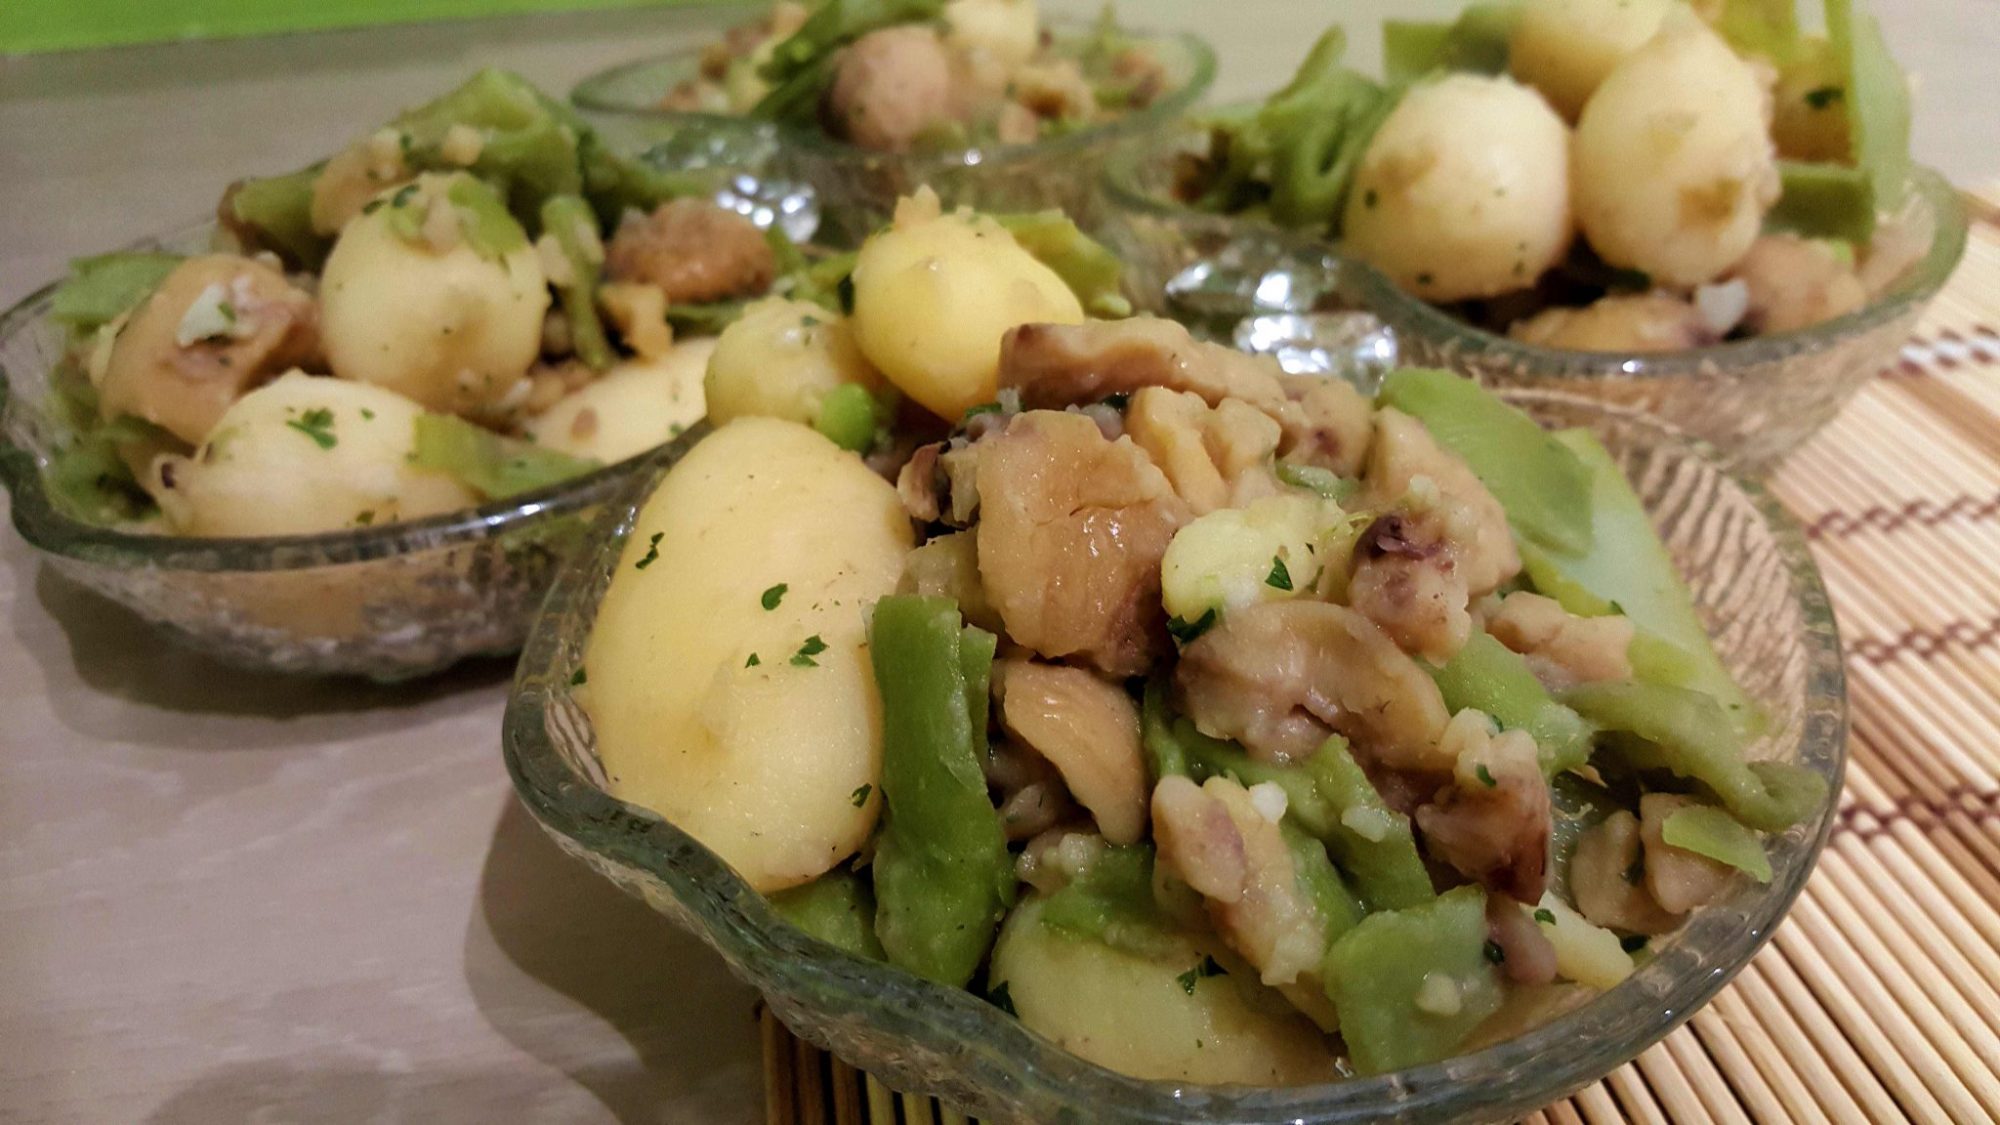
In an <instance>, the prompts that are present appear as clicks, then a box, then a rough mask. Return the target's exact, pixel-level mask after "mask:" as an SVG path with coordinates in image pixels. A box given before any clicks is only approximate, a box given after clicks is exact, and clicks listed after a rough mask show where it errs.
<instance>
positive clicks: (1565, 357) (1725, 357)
mask: <svg viewBox="0 0 2000 1125" xmlns="http://www.w3.org/2000/svg"><path fill="white" fill-rule="evenodd" d="M1232 108H1240V107H1236V106H1225V107H1222V108H1221V109H1219V110H1218V111H1217V112H1218V113H1227V112H1229V111H1230V109H1232ZM1162 151H1163V150H1162V149H1161V148H1160V147H1158V146H1157V145H1147V144H1143V143H1138V142H1128V143H1127V144H1125V145H1123V146H1121V148H1120V150H1119V151H1118V152H1117V153H1115V154H1114V155H1113V156H1112V158H1111V161H1110V164H1109V166H1108V167H1107V168H1106V170H1105V193H1106V195H1107V196H1108V197H1109V199H1110V200H1111V203H1112V206H1113V207H1114V208H1115V209H1117V210H1120V211H1125V212H1128V213H1132V214H1140V215H1151V216H1155V217H1159V218H1165V219H1170V220H1174V221H1185V220H1189V219H1199V220H1201V221H1203V222H1225V223H1226V222H1232V221H1233V222H1239V223H1244V224H1248V225H1254V226H1258V227H1268V228H1270V229H1273V230H1282V231H1285V232H1286V233H1288V234H1291V235H1294V236H1296V237H1299V238H1301V239H1306V240H1310V241H1312V242H1316V243H1318V244H1320V245H1322V246H1325V247H1327V248H1328V249H1329V250H1330V251H1331V252H1333V253H1334V254H1335V255H1336V256H1339V248H1338V246H1336V245H1335V244H1333V243H1332V242H1330V241H1328V240H1325V239H1320V238H1316V237H1314V236H1313V235H1311V234H1310V233H1307V232H1301V231H1298V230H1295V229H1292V228H1287V227H1283V226H1280V225H1278V224H1276V223H1271V222H1269V221H1267V220H1262V219H1246V218H1242V217H1240V216H1231V215H1221V214H1217V213H1214V212H1210V211H1202V210H1199V209H1197V208H1194V207H1189V206H1187V205H1185V204H1182V203H1178V202H1175V201H1173V200H1168V199H1163V198H1161V197H1160V196H1158V195H1157V194H1155V193H1153V192H1150V191H1147V190H1146V189H1145V188H1144V187H1143V186H1142V183H1143V181H1142V179H1141V169H1142V168H1143V167H1144V166H1145V164H1146V163H1147V162H1149V161H1151V160H1154V159H1157V158H1158V157H1159V156H1160V154H1161V152H1162ZM1908 191H1909V195H1908V198H1907V200H1906V202H1905V206H1906V207H1907V206H1909V205H1911V204H1913V203H1916V204H1921V205H1922V206H1923V207H1925V208H1926V209H1927V210H1928V212H1929V215H1930V218H1931V219H1932V221H1933V223H1934V230H1933V231H1932V235H1931V245H1930V248H1929V249H1928V250H1927V251H1926V252H1925V253H1924V255H1923V257H1921V258H1919V259H1918V260H1917V261H1916V262H1915V263H1913V264H1912V265H1911V266H1910V267H1909V268H1908V269H1906V270H1905V271H1904V272H1903V275H1902V276H1901V277H1900V278H1898V279H1897V280H1896V283H1895V284H1894V285H1893V286H1891V287H1890V288H1889V290H1888V291H1887V292H1886V293H1884V294H1883V295H1882V297H1880V298H1879V299H1877V300H1876V301H1874V302H1872V303H1871V304H1869V305H1868V306H1866V307H1865V308H1862V309H1859V310H1856V311H1855V312H1852V313H1849V314H1847V315H1846V316H1843V317H1839V318H1837V319H1834V320H1830V321H1827V322H1826V323H1824V324H1818V325H1814V326H1813V327H1811V328H1806V329H1802V330H1800V331H1797V332H1783V333H1778V334H1775V335H1770V336H1759V337H1756V338H1753V339H1748V340H1738V341H1735V342H1733V343H1726V344H1717V345H1715V346H1713V347H1706V348H1690V349H1687V350H1685V351H1679V352H1673V353H1671V354H1664V355H1663V354H1629V353H1618V352H1581V351H1571V350H1568V349H1564V348H1545V347H1538V346H1535V345H1532V344H1523V343H1521V342H1519V341H1517V340H1513V339H1511V338H1509V337H1506V336H1502V335H1499V334H1497V333H1494V332H1489V331H1487V330H1485V329H1483V328H1478V327H1475V326H1473V325H1470V324H1467V323H1465V322H1464V321H1462V320H1460V319H1458V318H1457V317H1455V316H1453V315H1451V314H1450V313H1449V312H1446V311H1445V310H1443V309H1441V308H1438V307H1437V306H1435V305H1432V304H1431V303H1429V302H1428V301H1424V300H1422V299H1420V298H1417V297H1414V296H1412V295H1410V294H1408V293H1405V292H1404V291H1403V289H1402V287H1400V286H1398V285H1397V284H1396V283H1395V282H1393V281H1391V280H1389V278H1388V276H1387V275H1385V274H1383V273H1382V272H1380V271H1379V270H1377V269H1375V268H1374V267H1373V266H1370V265H1368V264H1367V263H1365V262H1361V261H1358V260H1355V259H1351V258H1346V257H1344V256H1343V257H1341V259H1340V260H1341V262H1342V263H1343V264H1344V265H1345V266H1347V267H1348V268H1349V269H1350V270H1351V272H1352V274H1353V276H1354V278H1355V281H1356V285H1357V289H1358V291H1359V294H1360V298H1361V300H1363V301H1364V302H1365V303H1366V305H1367V307H1368V309H1369V311H1371V312H1373V313H1374V314H1375V315H1377V316H1379V317H1381V318H1382V320H1383V321H1384V322H1385V323H1387V324H1388V325H1390V326H1391V327H1392V328H1395V329H1396V330H1398V331H1399V332H1404V333H1408V334H1410V335H1412V336H1417V337H1420V338H1422V339H1424V340H1426V341H1430V342H1432V343H1433V344H1434V345H1437V346H1449V347H1451V348H1453V349H1455V352H1456V354H1458V355H1461V356H1478V357H1481V358H1484V359H1493V360H1497V361H1500V362H1503V363H1507V364H1509V365H1510V366H1514V367H1517V368H1519V369H1521V370H1525V371H1533V372H1534V373H1535V374H1537V375H1539V376H1549V377H1582V378H1589V377H1593V376H1597V377H1606V378H1609V377H1614V376H1615V377H1619V378H1639V379H1648V378H1655V379H1671V378H1675V377H1677V376H1687V375H1708V374H1712V373H1714V372H1716V371H1724V370H1728V369H1729V368H1732V367H1747V366H1751V365H1755V364H1760V363H1765V362H1770V361H1775V360H1782V359H1785V358H1787V357H1790V356H1795V355H1800V354H1804V353H1810V352H1817V351H1823V350H1825V349H1827V348H1828V347H1830V346H1832V345H1833V344H1835V343H1837V342H1839V341H1841V340H1845V339H1849V338H1851V337H1855V336H1860V335H1863V334H1865V333H1867V332H1869V331H1870V330H1872V329H1874V328H1877V327H1879V326H1881V325H1882V324H1885V323H1887V322H1888V321H1890V320H1893V319H1895V318H1896V317H1898V316H1901V315H1902V314H1903V313H1905V312H1907V311H1909V309H1910V308H1911V307H1912V306H1914V305H1921V304H1923V303H1925V302H1928V301H1929V300H1930V299H1931V298H1932V297H1934V296H1936V295H1937V292H1938V290H1939V289H1942V288H1943V287H1944V284H1945V282H1946V281H1947V280H1949V279H1950V277H1951V273H1952V270H1954V269H1956V268H1957V266H1958V262H1959V259H1961V258H1962V257H1964V256H1965V247H1966V239H1967V236H1968V231H1969V217H1968V214H1967V211H1966V206H1965V200H1964V198H1963V197H1961V196H1960V195H1959V193H1958V190H1957V189H1956V188H1953V187H1952V186H1951V184H1950V182H1949V181H1947V180H1946V179H1945V178H1944V177H1943V176H1942V175H1941V174H1939V173H1938V172H1937V171H1935V170H1933V169H1931V168H1927V167H1924V166H1923V165H1913V166H1912V167H1911V170H1910V179H1909V183H1908Z"/></svg>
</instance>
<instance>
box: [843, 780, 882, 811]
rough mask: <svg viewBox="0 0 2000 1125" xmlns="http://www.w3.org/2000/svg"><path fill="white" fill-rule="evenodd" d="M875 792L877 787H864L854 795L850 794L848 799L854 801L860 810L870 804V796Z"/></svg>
mask: <svg viewBox="0 0 2000 1125" xmlns="http://www.w3.org/2000/svg"><path fill="white" fill-rule="evenodd" d="M873 792H875V787H874V786H873V785H864V786H862V787H861V788H859V789H856V790H855V791H854V792H853V793H850V794H848V798H847V799H848V800H850V801H853V802H854V807H855V808H857V809H858V808H860V807H861V806H863V805H865V804H867V803H868V794H870V793H873Z"/></svg>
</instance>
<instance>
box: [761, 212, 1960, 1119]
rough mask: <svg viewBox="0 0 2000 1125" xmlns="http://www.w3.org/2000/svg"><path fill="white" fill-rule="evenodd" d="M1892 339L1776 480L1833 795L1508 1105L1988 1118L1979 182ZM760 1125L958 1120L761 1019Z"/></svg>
mask: <svg viewBox="0 0 2000 1125" xmlns="http://www.w3.org/2000/svg"><path fill="white" fill-rule="evenodd" d="M1969 198H1970V200H1971V205H1972V207H1973V212H1974V222H1973V231H1972V238H1971V240H1970V244H1969V246H1968V248H1967V250H1966V257H1965V263H1964V265H1963V266H1961V267H1960V269H1959V272H1958V274H1957V275H1956V276H1955V277H1954V278H1953V279H1952V282H1951V284H1950V286H1949V287H1947V288H1946V289H1945V291H1944V292H1943V293H1942V294H1941V295H1940V296H1939V297H1938V299H1937V301H1936V303H1935V304H1934V305H1933V306H1932V308H1931V310H1930V312H1929V313H1928V314H1927V315H1926V316H1925V318H1924V320H1923V322H1922V324H1921V325H1919V327H1918V332H1917V335H1916V337H1915V338H1913V339H1912V340H1911V341H1910V343H1909V345H1908V346H1907V347H1905V348H1904V350H1903V355H1902V360H1901V362H1900V363H1898V364H1897V365H1896V366H1895V367H1893V368H1891V369H1889V370H1887V371H1885V372H1883V373H1882V376H1881V377H1880V378H1878V379H1876V380H1875V381H1874V382H1873V383H1872V384H1871V385H1869V386H1868V387H1867V388H1865V389H1864V390H1863V391H1862V392H1861V394H1860V395H1859V396H1858V397H1857V398H1856V399H1855V400H1854V402H1853V404H1852V405H1851V406H1849V407H1848V409H1847V411H1846V412H1845V413H1843V414H1842V415H1841V416H1840V418H1838V419H1837V420H1836V421H1835V422H1834V423H1833V424H1832V425H1831V426H1829V427H1828V428H1827V429H1826V430H1825V431H1824V432H1823V433H1822V434H1820V436H1819V437H1818V438H1817V439H1815V440H1814V441H1813V442H1812V443H1811V444H1810V445H1808V446H1806V447H1805V448H1804V449H1802V450H1800V451H1799V452H1798V453H1796V454H1794V455H1793V456H1792V458H1791V459H1790V460H1789V461H1788V462H1786V464H1785V465H1784V467H1783V468H1782V469H1780V470H1779V471H1778V473H1777V474H1776V476H1775V478H1774V479H1773V482H1772V483H1773V486H1774V488H1775V491H1776V492H1777V494H1778V495H1779V496H1780V497H1781V498H1782V499H1783V500H1784V501H1785V503H1786V504H1787V506H1789V507H1790V508H1791V510H1792V512H1793V514H1795V515H1796V516H1797V517H1798V519H1799V521H1800V523H1801V524H1803V525H1804V526H1805V528H1806V530H1807V534H1808V536H1809V538H1810V539H1811V541H1812V545H1813V552H1814V554H1815V555H1816V556H1817V557H1818V559H1819V565H1820V568H1821V570H1822V571H1823V572H1824V573H1825V576H1826V584H1827V588H1828V590H1829V591H1830V592H1831V594H1832V598H1833V603H1834V607H1835V610H1836V613H1837V615H1838V617H1839V619H1840V630H1841V636H1842V638H1843V640H1844V641H1845V642H1846V646H1847V654H1848V659H1847V668H1848V690H1849V693H1850V705H1851V712H1852V717H1853V730H1852V734H1851V741H1850V743H1849V745H1850V748H1851V757H1850V760H1849V765H1848V771H1847V788H1846V791H1845V793H1844V794H1843V795H1842V797H1841V802H1840V813H1839V822H1838V824H1837V825H1836V827H1835V829H1834V834H1833V839H1832V842H1831V843H1829V844H1828V846H1827V850H1826V853H1825V855H1824V857H1823V858H1822V859H1821V860H1820V864H1819V869H1818V870H1817V871H1816V872H1815V873H1814V875H1813V877H1812V880H1811V881H1810V882H1809V883H1808V884H1807V885H1806V889H1805V893H1804V894H1803V895H1802V896H1800V898H1799V901H1798V905H1797V906H1796V907H1795V908H1794V910H1793V911H1792V914H1791V916H1790V918H1789V919H1788V920H1787V921H1786V922H1785V924H1784V925H1783V926H1782V927H1781V928H1780V929H1779V930H1778V932H1777V935H1776V937H1775V938H1774V939H1773V941H1772V944H1771V945H1769V946H1767V947H1766V948H1765V949H1764V951H1763V952H1762V953H1761V954H1759V955H1758V957H1757V958H1756V960H1754V961H1752V962H1751V963H1750V965H1749V966H1748V967H1747V968H1746V969H1744V971H1743V973H1742V974H1741V975H1740V976H1738V977H1737V979H1736V980H1735V982H1734V983H1732V984H1731V985H1730V986H1729V987H1728V988H1727V989H1725V990H1724V991H1723V992H1722V993H1721V995H1719V996H1717V997H1716V999H1715V1001H1714V1002H1713V1003H1711V1004H1709V1005H1708V1007H1706V1008H1704V1009H1703V1010H1702V1011H1700V1012H1699V1013H1697V1014H1696V1015H1695V1017H1694V1019H1693V1020H1692V1021H1690V1022H1689V1023H1688V1024H1686V1025H1684V1026H1682V1027H1681V1028H1680V1029H1679V1030H1678V1031H1676V1032H1674V1033H1673V1034H1672V1035H1670V1036H1668V1037H1667V1038H1666V1040H1664V1041H1663V1042H1661V1043H1660V1044H1659V1045H1658V1046H1656V1047H1654V1048H1653V1049H1652V1050H1650V1051H1648V1052H1646V1053H1645V1054H1644V1055H1642V1056H1640V1057H1639V1058H1638V1059H1637V1060H1635V1061H1634V1062H1632V1063H1629V1064H1627V1065H1626V1066H1624V1067H1621V1068H1620V1069H1619V1070H1617V1071H1616V1072H1614V1073H1613V1074H1612V1075H1611V1076H1610V1077H1608V1078H1606V1079H1605V1080H1604V1081H1603V1082H1600V1083H1599V1084H1597V1085H1595V1086H1592V1087H1590V1088H1589V1089H1586V1090H1584V1091H1583V1092H1581V1093H1579V1094H1577V1095H1576V1096H1574V1097H1571V1098H1568V1099H1566V1100H1564V1101H1561V1102H1557V1103H1556V1104H1554V1105H1551V1106H1549V1107H1547V1108H1545V1109H1543V1110H1542V1111H1541V1112H1540V1113H1537V1114H1535V1115H1534V1116H1532V1117H1531V1118H1529V1121H1530V1122H1533V1123H1535V1125H1576V1123H1579V1122H1590V1123H1592V1125H1597V1123H1601V1122H1620V1121H1627V1120H1630V1121H1638V1122H1665V1121H1674V1122H1733V1121H1744V1120H1754V1121H1759V1122H1781V1121H1796V1122H1841V1123H1846V1122H1890V1121H1904V1120H1909V1121H1921V1122H1957V1123H1969V1122H1979V1121H1995V1120H2000V1031H1996V1029H2000V327H1996V326H2000V184H1995V185H1994V186H1993V187H1991V188H1989V189H1988V190H1986V191H1984V192H1981V193H1975V194H1972V195H1970V196H1969ZM763 1020H764V1024H763V1031H764V1069H765V1084H766V1100H767V1110H768V1120H769V1121H770V1122H771V1125H793V1123H795V1122H806V1123H814V1125H818V1123H823V1122H836V1123H838V1125H850V1123H852V1125H861V1123H868V1125H895V1123H896V1122H898V1121H899V1120H900V1121H901V1122H903V1123H904V1125H918V1123H924V1125H930V1123H937V1125H959V1123H961V1122H964V1121H965V1120H966V1118H965V1117H964V1116H963V1115H961V1114H959V1113H956V1112H954V1111H952V1110H950V1109H948V1108H946V1107H943V1106H940V1105H939V1104H938V1103H937V1102H935V1101H933V1100H932V1099H929V1098H919V1097H912V1096H907V1095H900V1094H896V1093H893V1092H891V1091H890V1090H888V1089H887V1088H886V1087H884V1086H883V1085H882V1084H881V1083H880V1082H879V1081H877V1080H876V1079H874V1078H873V1077H871V1076H867V1075H862V1074H859V1073H857V1072H856V1071H855V1070H853V1069H852V1068H851V1067H848V1066H847V1065H846V1064H844V1063H841V1062H840V1061H839V1060H837V1059H833V1058H830V1057H828V1056H827V1055H826V1054H824V1053H823V1052H821V1051H819V1050H818V1049H816V1048H814V1047H812V1046H810V1045H808V1044H806V1043H803V1042H800V1041H799V1040H796V1039H794V1038H793V1037H792V1036H791V1034H790V1033H789V1032H787V1031H786V1030H785V1029H784V1028H783V1026H781V1025H780V1024H779V1023H778V1022H777V1021H776V1020H775V1019H773V1018H772V1017H771V1016H770V1014H769V1013H765V1015H764V1016H763Z"/></svg>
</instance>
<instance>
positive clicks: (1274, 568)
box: [1264, 555, 1292, 590]
mask: <svg viewBox="0 0 2000 1125" xmlns="http://www.w3.org/2000/svg"><path fill="white" fill-rule="evenodd" d="M1264 585H1266V586H1269V587H1270V588H1272V589H1273V590H1289V589H1291V588H1292V572H1291V570H1290V569H1289V568H1287V567H1286V566H1285V560H1284V559H1282V558H1279V557H1278V556H1276V555H1272V556H1271V574H1270V576H1269V577H1267V578H1265V579H1264Z"/></svg>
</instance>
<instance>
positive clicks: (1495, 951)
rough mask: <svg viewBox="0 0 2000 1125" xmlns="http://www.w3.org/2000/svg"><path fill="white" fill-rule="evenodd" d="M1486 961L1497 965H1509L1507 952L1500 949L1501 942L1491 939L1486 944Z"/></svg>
mask: <svg viewBox="0 0 2000 1125" xmlns="http://www.w3.org/2000/svg"><path fill="white" fill-rule="evenodd" d="M1486 959H1487V960H1488V961H1491V962H1493V963H1494V964H1495V965H1504V964H1506V963H1507V951H1506V950H1505V949H1502V948H1500V943H1499V942H1497V941H1494V940H1492V939H1491V938H1489V939H1487V942H1486Z"/></svg>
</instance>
